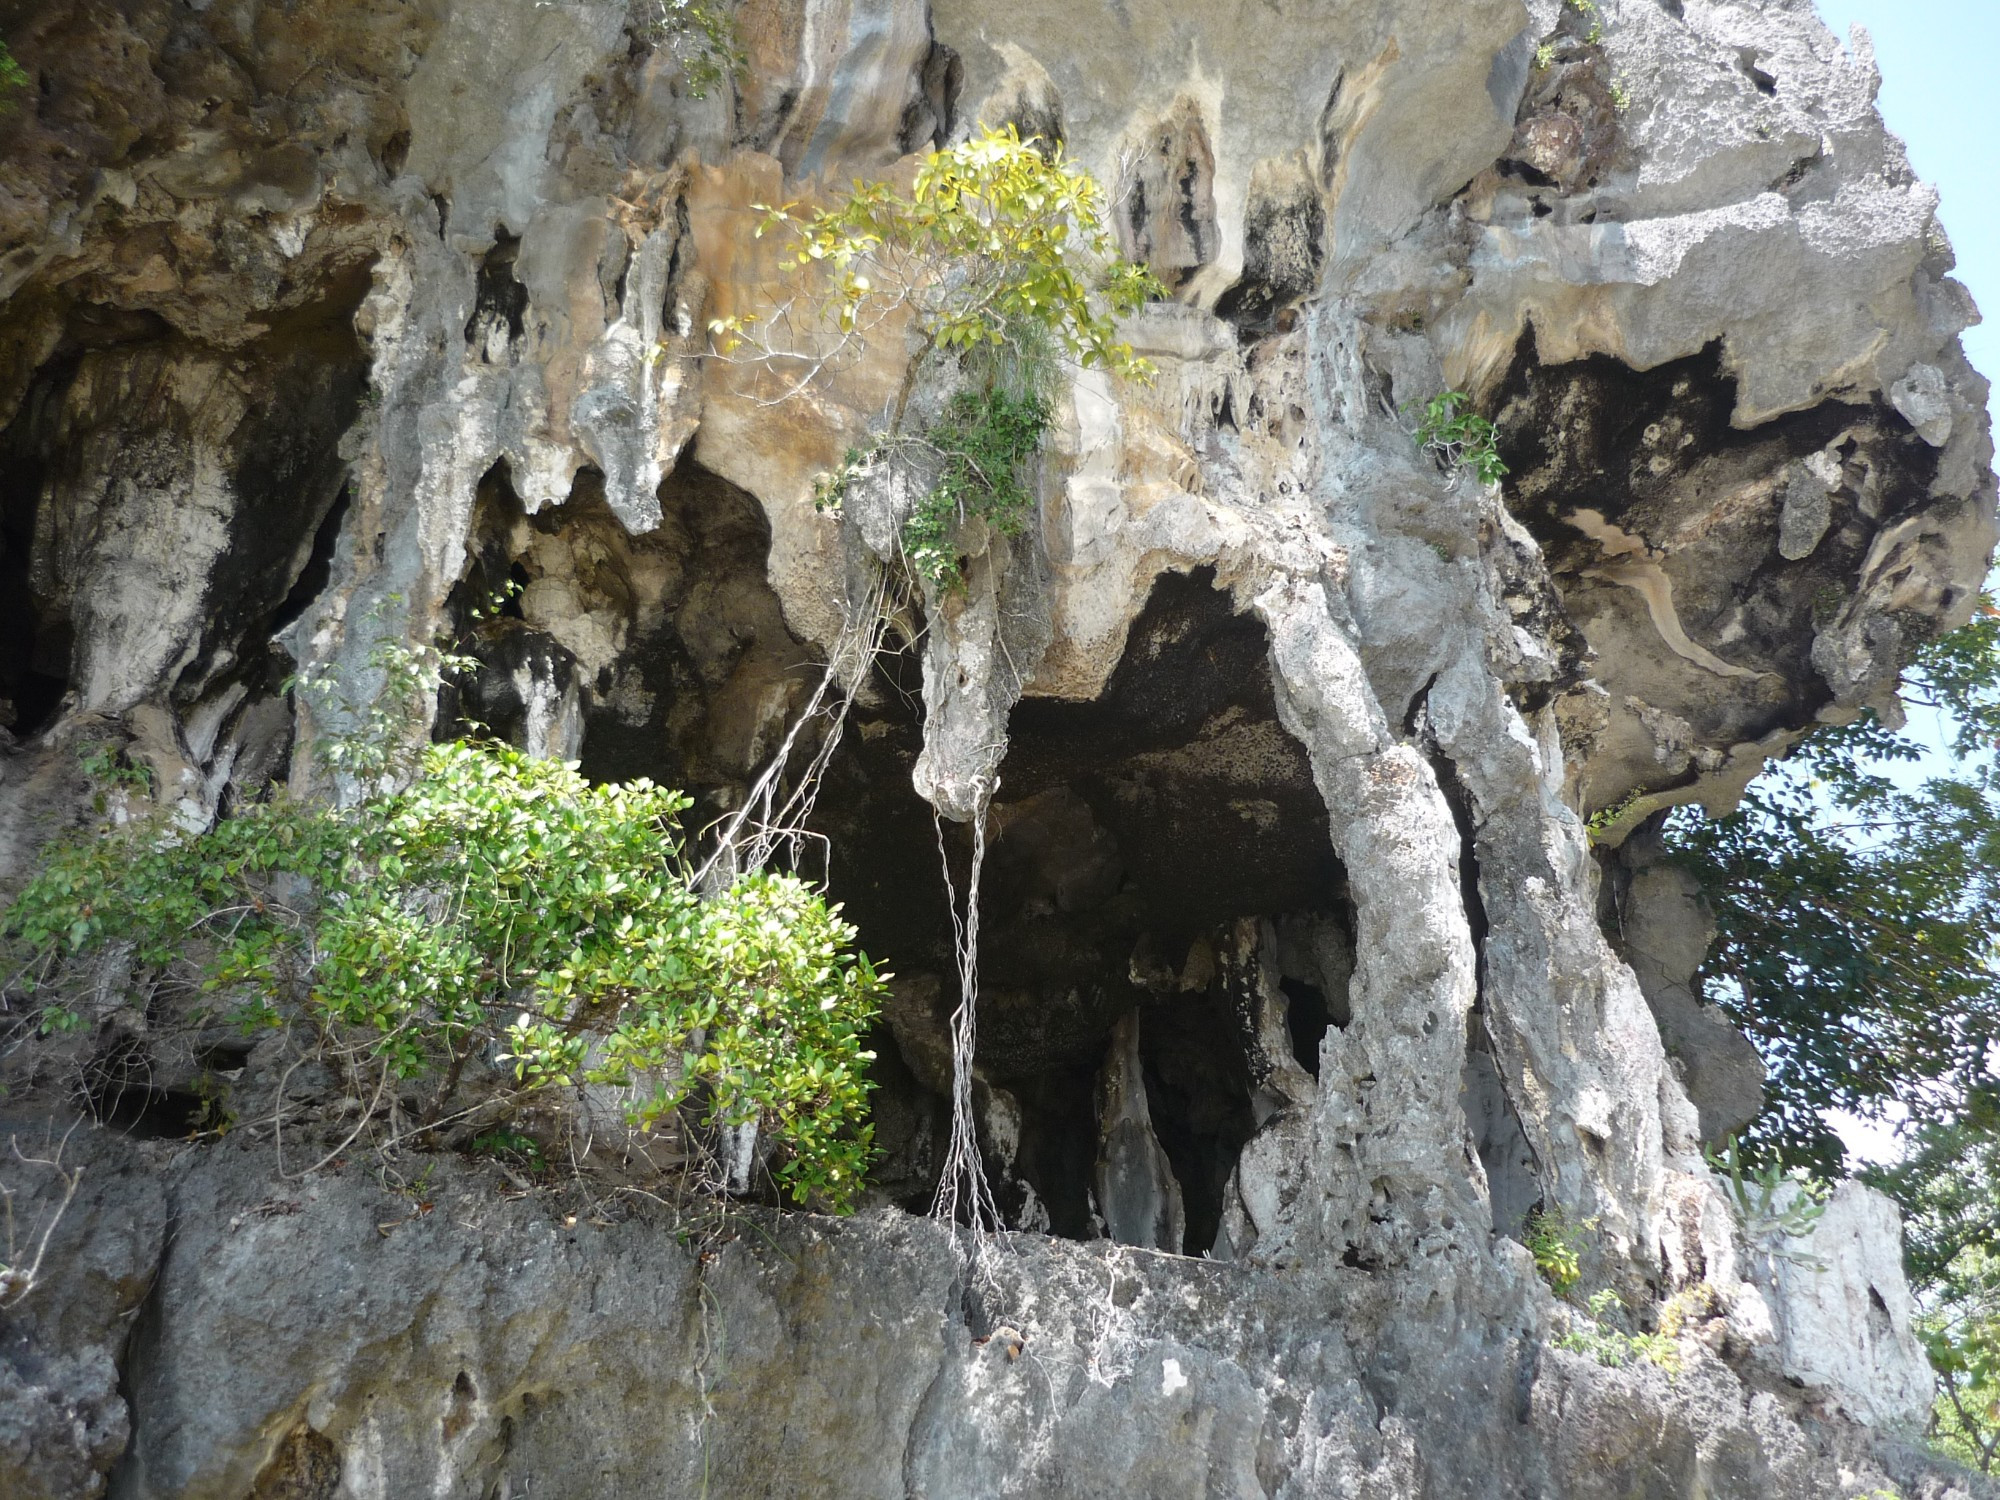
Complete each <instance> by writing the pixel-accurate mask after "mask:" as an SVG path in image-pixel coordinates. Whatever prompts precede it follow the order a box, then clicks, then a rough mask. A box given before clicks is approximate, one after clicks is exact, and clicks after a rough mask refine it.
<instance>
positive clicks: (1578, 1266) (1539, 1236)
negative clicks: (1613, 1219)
mask: <svg viewBox="0 0 2000 1500" xmlns="http://www.w3.org/2000/svg"><path fill="white" fill-rule="evenodd" d="M1591 1227H1594V1226H1593V1225H1591V1224H1588V1223H1585V1224H1576V1223H1572V1222H1571V1220H1570V1218H1569V1216H1568V1215H1567V1214H1565V1213H1564V1212H1563V1211H1562V1210H1561V1209H1559V1208H1538V1209H1536V1210H1535V1211H1534V1212H1533V1213H1531V1214H1529V1215H1528V1232H1527V1237H1526V1238H1525V1239H1524V1240H1523V1241H1522V1243H1523V1244H1524V1245H1526V1246H1527V1247H1528V1253H1529V1254H1530V1255H1532V1256H1533V1257H1534V1258H1535V1269H1536V1270H1537V1271H1539V1272H1541V1274H1542V1280H1544V1281H1546V1282H1547V1283H1548V1284H1549V1288H1550V1290H1551V1291H1553V1292H1554V1293H1555V1294H1556V1295H1557V1296H1558V1297H1566V1296H1568V1295H1569V1293H1570V1292H1571V1290H1572V1289H1574V1288H1575V1286H1576V1284H1577V1283H1578V1282H1579V1281H1581V1280H1582V1279H1583V1260H1582V1254H1583V1231H1584V1230H1585V1229H1587V1228H1591Z"/></svg>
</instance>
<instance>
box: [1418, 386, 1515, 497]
mask: <svg viewBox="0 0 2000 1500" xmlns="http://www.w3.org/2000/svg"><path fill="white" fill-rule="evenodd" d="M1411 405H1412V406H1414V405H1415V403H1414V402H1412V403H1411ZM1408 409H1409V408H1408V407H1406V408H1405V410H1408ZM1413 435H1414V436H1415V438H1416V440H1417V446H1418V447H1419V448H1421V449H1423V450H1424V451H1425V452H1426V453H1433V454H1435V455H1437V457H1438V459H1439V460H1440V461H1441V462H1442V463H1443V464H1444V466H1445V467H1446V468H1448V469H1456V468H1461V467H1463V468H1468V469H1470V470H1472V472H1473V474H1474V476H1475V477H1476V478H1477V479H1478V480H1479V482H1480V483H1481V484H1498V483H1499V482H1500V481H1501V480H1502V479H1503V478H1504V477H1506V473H1507V466H1506V464H1504V463H1502V462H1501V461H1500V450H1499V448H1498V447H1497V446H1496V445H1495V444H1496V437H1497V434H1496V433H1495V430H1494V427H1493V424H1492V423H1491V422H1489V421H1487V420H1486V418H1484V417H1482V416H1480V415H1479V413H1478V412H1476V411H1474V410H1472V398H1471V397H1470V396H1468V395H1466V394H1465V392H1464V391H1440V392H1439V393H1438V394H1437V395H1435V396H1433V397H1431V399H1430V400H1429V401H1427V402H1425V403H1424V408H1423V414H1422V416H1420V417H1419V418H1418V419H1417V430H1416V432H1415V433H1414V434H1413Z"/></svg>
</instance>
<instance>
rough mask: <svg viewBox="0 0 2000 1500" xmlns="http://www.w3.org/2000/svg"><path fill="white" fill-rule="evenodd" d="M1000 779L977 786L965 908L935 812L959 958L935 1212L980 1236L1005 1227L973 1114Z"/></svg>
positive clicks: (940, 1216)
mask: <svg viewBox="0 0 2000 1500" xmlns="http://www.w3.org/2000/svg"><path fill="white" fill-rule="evenodd" d="M995 790H997V785H996V784H989V783H987V782H986V781H985V780H984V779H983V778H982V779H981V781H980V782H979V783H978V785H977V792H978V804H977V808H976V810H975V811H974V813H973V817H972V868H971V870H970V872H969V873H968V875H967V877H966V885H965V912H964V915H963V916H962V917H961V916H960V914H959V908H958V891H957V888H956V887H955V886H954V885H953V883H952V878H951V858H950V856H949V855H948V854H947V853H946V851H945V845H944V821H943V819H941V818H940V817H938V815H937V814H936V813H935V812H933V813H932V814H931V821H932V822H933V823H934V824H935V825H936V828H937V840H938V860H939V863H940V864H941V865H942V867H943V869H944V892H945V899H946V901H947V903H948V904H949V905H950V907H951V928H952V947H953V949H954V951H955V953H956V955H957V959H958V995H959V999H958V1009H957V1010H955V1011H953V1012H952V1017H951V1141H950V1144H949V1145H948V1146H947V1148H946V1150H945V1159H944V1173H943V1175H942V1176H941V1177H939V1179H938V1190H937V1198H936V1201H935V1202H934V1203H933V1204H932V1205H931V1213H932V1214H933V1216H935V1217H936V1218H939V1219H942V1220H943V1221H944V1222H945V1223H947V1224H956V1223H958V1222H959V1221H960V1217H961V1214H962V1215H963V1217H964V1220H965V1222H966V1223H968V1224H969V1225H970V1226H971V1227H972V1230H973V1232H974V1234H975V1236H976V1235H978V1234H979V1233H981V1232H983V1231H987V1230H996V1231H997V1230H999V1229H1000V1228H1002V1227H1003V1225H1002V1221H1001V1218H1000V1205H999V1203H998V1202H996V1201H995V1199H994V1197H993V1188H992V1185H991V1184H990V1183H988V1182H987V1180H986V1169H985V1166H984V1164H983V1163H982V1162H981V1160H980V1157H979V1129H978V1124H977V1122H976V1121H975V1119H974V1118H973V1113H972V1057H973V1052H974V1049H975V1047H976V1045H977V1041H978V1007H979V872H980V868H981V866H983V865H984V864H985V862H986V810H987V808H988V807H989V806H991V805H992V801H993V793H994V791H995Z"/></svg>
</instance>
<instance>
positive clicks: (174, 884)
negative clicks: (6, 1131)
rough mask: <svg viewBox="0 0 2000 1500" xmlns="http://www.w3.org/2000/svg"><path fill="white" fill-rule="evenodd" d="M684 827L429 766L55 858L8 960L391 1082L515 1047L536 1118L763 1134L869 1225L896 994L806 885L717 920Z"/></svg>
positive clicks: (537, 770) (738, 892) (502, 775)
mask: <svg viewBox="0 0 2000 1500" xmlns="http://www.w3.org/2000/svg"><path fill="white" fill-rule="evenodd" d="M687 806H688V801H687V799H686V798H685V797H683V796H682V795H681V794H680V793H678V792H672V791H667V790H664V789H662V788H660V787H656V786H653V785H651V784H650V783H648V782H644V781H639V782H632V783H629V784H626V785H622V786H592V785H590V784H589V783H588V782H586V781H584V779H583V778H582V777H581V776H579V775H578V774H577V773H576V770H575V768H574V767H572V766H566V765H562V764H558V763H555V762H550V761H538V760H530V759H528V758H527V757H525V756H522V755H520V754H517V753H516V752H514V751H512V750H508V749H505V748H501V747H496V746H491V745H475V744H466V743H459V744H452V745H438V746H432V747H431V748H430V749H429V750H428V751H426V752H425V754H424V756H423V760H422V766H421V774H420V775H419V776H418V777H417V779H416V780H415V781H414V782H412V783H411V784H410V785H409V786H408V787H407V788H406V789H404V790H401V791H398V792H394V793H389V794H379V795H375V796H371V797H368V798H366V799H364V800H363V801H361V802H360V803H358V804H357V805H355V806H354V807H351V808H346V809H336V808H329V807H324V806H320V805H317V804H313V803H307V802H302V801H298V800H294V799H291V798H288V797H284V796H280V797H277V798H275V799H273V800H272V801H270V802H268V803H264V804H260V805H255V806H251V807H248V808H245V809H244V810H243V811H242V812H241V813H240V814H239V815H238V816H235V817H232V818H228V819H226V820H224V821H222V822H221V823H219V824H218V825H217V826H216V827H215V828H214V829H213V830H211V831H209V832H207V833H203V834H200V835H198V836H193V837H187V836H182V835H177V834H175V833H174V832H172V831H170V830H163V829H162V828H160V827H159V826H156V825H155V824H152V823H149V822H138V823H134V824H131V825H128V826H127V827H125V828H123V829H107V830H104V831H102V832H99V833H96V834H92V835H89V836H84V837H80V838H77V839H74V840H72V841H70V842H67V843H62V844H59V845H58V846H57V847H55V848H54V849H53V850H51V851H50V853H49V856H48V859H47V863H46V865H45V867H44V868H43V870H42V871H41V873H40V874H39V875H37V876H36V878H35V879H34V880H33V881H32V882H30V884H29V885H28V886H27V887H26V889H25V890H24V891H23V892H22V894H21V896H20V897H19V899H18V900H17V901H16V902H15V903H14V905H13V906H12V907H11V908H9V909H8V910H7V911H6V913H5V914H4V915H0V939H4V940H6V941H7V942H9V943H10V944H11V945H13V946H14V947H15V949H16V950H17V956H18V957H19V959H20V960H21V971H20V976H19V978H18V980H17V983H19V984H20V985H21V986H22V987H24V988H28V989H30V990H31V991H32V990H35V989H40V990H42V991H43V992H44V994H45V998H46V999H47V1000H48V1001H49V1006H48V1011H49V1012H50V1013H54V1014H62V1013H63V1012H62V1010H61V1006H60V1004H59V1001H60V998H61V995H62V993H63V990H62V978H63V964H64V960H65V959H67V958H70V957H72V956H75V955H80V954H86V953H89V952H92V951H94V950H102V949H104V948H106V947H107V946H108V945H112V944H121V945H129V946H130V951H131V954H132V958H133V960H134V962H135V963H136V964H137V965H138V966H140V967H141V968H143V969H147V970H154V971H159V972H161V973H163V974H166V975H169V976H172V977H175V978H179V979H181V980H184V981H186V982H188V983H190V984H194V985H198V986H200V988H201V989H202V990H203V991H205V992H207V993H208V994H209V995H210V996H211V997H212V1003H213V1005H214V1006H215V1007H216V1010H217V1011H218V1012H225V1013H227V1014H231V1015H233V1016H234V1017H235V1018H236V1019H237V1020H239V1021H240V1022H242V1023H243V1024H244V1026H245V1027H246V1028H250V1029H254V1028H256V1027H258V1026H261V1025H267V1024H274V1023H278V1022H280V1021H282V1020H283V1019H285V1018H287V1017H288V1016H300V1017H303V1018H304V1019H306V1020H308V1021H310V1022H312V1023H314V1024H316V1025H317V1026H319V1027H321V1028H322V1029H324V1030H325V1031H326V1032H327V1033H329V1035H330V1036H332V1037H333V1038H335V1039H336V1040H339V1041H342V1042H344V1043H349V1044H353V1045H354V1046H356V1047H357V1048H358V1049H360V1050H362V1051H364V1052H365V1054H367V1055H372V1057H373V1058H375V1059H377V1060H378V1061H379V1063H380V1065H381V1067H382V1069H383V1070H384V1076H385V1077H386V1076H392V1075H393V1076H398V1077H402V1078H406V1079H413V1078H421V1077H429V1076H440V1075H441V1076H443V1077H444V1078H446V1079H447V1080H450V1079H455V1078H456V1077H457V1076H458V1071H459V1069H461V1068H462V1067H463V1066H464V1065H465V1064H466V1063H467V1062H468V1061H470V1060H471V1059H472V1058H474V1057H475V1056H477V1055H478V1054H480V1053H481V1052H486V1051H490V1050H491V1049H493V1048H495V1047H497V1046H501V1045H504V1047H505V1057H506V1061H507V1062H508V1064H509V1065H510V1066H511V1069H512V1072H513V1075H514V1078H515V1080H516V1081H517V1083H518V1085H519V1086H520V1087H521V1088H522V1089H523V1090H534V1089H539V1088H546V1087H551V1086H565V1085H571V1084H576V1083H579V1082H581V1083H591V1084H610V1085H619V1086H624V1087H626V1088H628V1089H630V1090H631V1091H632V1092H631V1095H630V1103H629V1117H630V1119H631V1122H632V1123H633V1125H635V1126H636V1127H639V1128H641V1129H647V1130H650V1129H652V1128H654V1127H655V1126H656V1125H658V1124H659V1123H660V1122H661V1121H663V1120H664V1119H666V1118H667V1117H668V1116H671V1115H676V1114H682V1113H685V1114H686V1115H687V1116H688V1117H689V1119H690V1123H692V1124H694V1125H695V1126H697V1127H717V1126H725V1125H727V1126H738V1125H745V1124H749V1123H752V1122H754V1123H755V1124H756V1125H757V1126H758V1127H759V1129H760V1131H761V1132H763V1134H764V1137H765V1139H767V1140H768V1141H770V1142H772V1143H773V1144H774V1146H775V1147H776V1149H777V1154H778V1160H777V1162H776V1165H775V1174H776V1177H777V1179H778V1181H779V1182H780V1184H782V1185H783V1186H784V1187H786V1188H787V1189H788V1190H789V1191H790V1192H791V1193H792V1194H793V1196H794V1197H795V1198H797V1199H798V1200H799V1201H801V1202H803V1201H807V1200H808V1199H816V1200H817V1201H821V1202H824V1203H826V1204H827V1205H828V1206H829V1207H833V1208H845V1207H847V1206H849V1205H850V1204H851V1201H852V1197H853V1193H854V1190H855V1189H856V1187H857V1186H858V1185H859V1183H860V1180H861V1178H862V1175H863V1173H864V1172H865V1171H866V1169H867V1164H868V1158H869V1141H870V1134H869V1127H868V1125H867V1124H866V1112H867V1111H866V1104H867V1090H868V1087H869V1085H868V1082H867V1080H866V1077H865V1074H864V1071H863V1070H864V1068H865V1066H866V1064H867V1062H868V1060H869V1058H870V1054H868V1053H866V1052H864V1051H863V1050H862V1037H863V1033H864V1031H865V1030H866V1028H867V1027H868V1025H869V1023H870V1022H871V1021H872V1020H873V1019H874V1016H875V1014H876V1010H877V1006H878V1004H879V997H880V993H881V983H880V980H879V978H878V976H877V975H876V973H875V972H874V970H873V968H872V967H871V966H870V964H869V962H868V959H867V957H866V956H865V955H864V954H861V953H858V952H856V951H855V950H854V949H853V947H852V940H853V937H854V930H853V928H852V927H850V926H848V925H847V924H846V923H844V922H842V921H841V920H840V919H839V915H838V910H837V908H832V907H829V906H828V905H827V904H826V902H825V901H824V900H823V899H822V898H821V897H820V896H819V894H818V893H817V892H815V891H813V890H812V889H811V888H809V887H807V886H806V885H804V884H803V883H802V882H800V881H798V880H796V879H794V878H792V877H790V876H785V875H773V874H758V875H751V876H746V877H744V878H743V879H741V880H739V881H737V882H736V883H735V884H734V885H733V886H732V887H730V888H729V889H728V890H726V891H724V892H722V893H720V894H718V895H716V896H714V897H713V898H710V899H706V900H704V899H701V898H699V897H698V896H697V895H696V894H695V892H694V891H693V890H692V889H691V888H690V886H689V883H688V877H687V873H686V870H685V868H684V866H683V864H682V862H681V851H680V844H679V841H678V837H677V835H676V833H675V819H676V818H677V817H678V815H679V814H680V813H681V812H682V811H683V810H684V809H685V808H686V807H687ZM447 1086H448V1085H447Z"/></svg>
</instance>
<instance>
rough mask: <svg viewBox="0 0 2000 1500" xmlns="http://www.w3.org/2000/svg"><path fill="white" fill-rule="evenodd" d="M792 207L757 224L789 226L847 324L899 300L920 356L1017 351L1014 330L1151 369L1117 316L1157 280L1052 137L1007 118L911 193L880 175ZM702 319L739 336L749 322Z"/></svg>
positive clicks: (1074, 352) (930, 160) (920, 178)
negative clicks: (1127, 249)
mask: <svg viewBox="0 0 2000 1500" xmlns="http://www.w3.org/2000/svg"><path fill="white" fill-rule="evenodd" d="M795 208H796V205H786V206H784V207H779V208H769V209H766V210H765V212H766V215H767V218H766V222H765V224H764V225H763V226H762V228H760V231H759V232H760V233H762V232H765V231H767V230H769V229H772V228H776V227H786V228H789V229H790V230H791V231H792V233H793V235H794V236H795V239H796V244H795V248H794V259H795V263H796V264H797V265H798V266H799V268H801V269H808V268H812V267H816V266H823V267H825V268H826V269H827V270H828V271H829V272H830V273H831V275H832V278H833V281H832V290H831V296H830V307H831V312H832V315H833V319H834V322H835V323H836V324H837V326H838V328H839V330H840V331H841V332H842V333H851V332H853V331H855V330H856V329H860V328H864V327H868V326H873V324H874V323H875V322H876V321H878V319H879V317H881V316H886V315H888V314H889V313H890V312H891V311H893V310H896V309H900V308H904V307H907V308H909V309H910V310H911V311H912V312H913V313H914V316H915V322H916V327H917V330H918V333H919V336H920V338H921V339H922V341H923V351H922V352H928V351H929V350H931V349H938V350H942V351H945V352H947V353H956V354H963V353H966V352H968V351H971V350H975V349H980V348H998V347H1002V346H1009V345H1015V346H1018V345H1019V343H1020V337H1021V332H1022V331H1023V330H1033V331H1036V332H1038V333H1040V334H1042V335H1045V336H1047V337H1049V338H1051V339H1053V340H1054V342H1055V343H1056V344H1057V345H1058V346H1059V347H1060V348H1061V349H1062V350H1063V351H1065V352H1066V353H1067V354H1069V355H1071V356H1073V357H1074V358H1075V359H1076V360H1077V361H1078V362H1079V363H1081V364H1082V365H1083V366H1084V367H1085V368H1086V369H1090V368H1096V367H1100V366H1101V367H1103V368H1106V369H1109V370H1112V371H1114V372H1116V373H1118V374H1122V375H1130V376H1143V375H1146V374H1149V373H1150V371H1151V366H1150V365H1148V364H1147V363H1146V361H1144V360H1142V359H1140V358H1138V357H1137V356H1136V355H1134V354H1133V352H1132V346H1131V345H1130V344H1128V343H1125V342H1123V341H1122V340H1120V339H1119V337H1118V325H1117V320H1118V319H1119V318H1121V317H1126V316H1129V315H1130V314H1131V313H1133V312H1135V311H1137V310H1138V308H1139V307H1140V306H1141V305H1143V304H1144V303H1146V302H1148V301H1150V300H1152V299H1153V298H1155V297H1158V296H1161V295H1163V289H1162V288H1161V286H1160V284H1159V282H1158V281H1157V280H1156V279H1155V278H1154V277H1153V275H1152V274H1151V273H1150V272H1149V271H1147V270H1146V269H1145V267H1143V266H1140V265H1136V264H1134V263H1133V262H1131V261H1128V260H1126V259H1125V258H1124V257H1123V256H1122V255H1120V254H1119V253H1118V250H1117V245H1116V243H1115V241H1114V240H1113V239H1112V236H1111V231H1110V229H1109V228H1108V227H1107V222H1106V216H1105V212H1104V190H1103V189H1102V188H1101V187H1099V186H1098V184H1097V182H1096V180H1095V179H1094V178H1092V177H1091V175H1090V174H1089V173H1088V172H1085V171H1083V170H1082V169H1081V168H1077V167H1072V166H1070V165H1069V164H1068V163H1067V161H1065V159H1064V157H1063V153H1062V149H1061V148H1060V147H1059V146H1058V147H1053V148H1048V149H1046V150H1044V149H1041V142H1039V141H1023V140H1022V139H1021V136H1020V133H1019V132H1018V131H1017V130H1016V129H1015V128H1014V127H1013V126H1012V125H1009V126H1007V127H1006V128H1005V129H1004V130H990V129H983V128H982V129H981V130H980V131H979V132H978V133H977V134H976V135H974V136H973V137H972V138H971V139H970V140H967V141H964V142H962V143H960V144H958V145H955V146H946V147H943V148H941V149H939V150H936V151H932V152H931V153H930V154H929V155H928V156H926V157H925V158H924V162H923V165H922V166H920V167H919V168H918V169H917V174H916V179H915V181H914V183H913V184H912V186H911V190H910V192H909V194H908V196H905V195H904V194H902V193H900V192H898V191H897V190H896V189H895V188H894V187H893V186H891V185H890V184H889V183H886V182H857V183H856V184H855V185H854V187H853V189H852V190H851V191H850V192H849V193H848V194H847V196H846V197H844V198H842V199H841V200H840V201H838V202H837V203H835V204H833V205H832V206H831V207H828V208H823V209H819V210H817V211H815V212H812V213H807V214H799V213H796V212H794V209H795ZM711 328H712V330H713V331H714V332H715V333H716V334H717V335H718V336H720V337H722V338H723V339H725V340H728V339H732V338H734V339H740V338H742V337H743V336H744V334H745V332H746V329H747V321H746V320H740V319H739V320H721V321H718V322H716V323H714V324H712V325H711ZM919 357H920V358H921V353H920V356H919Z"/></svg>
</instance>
